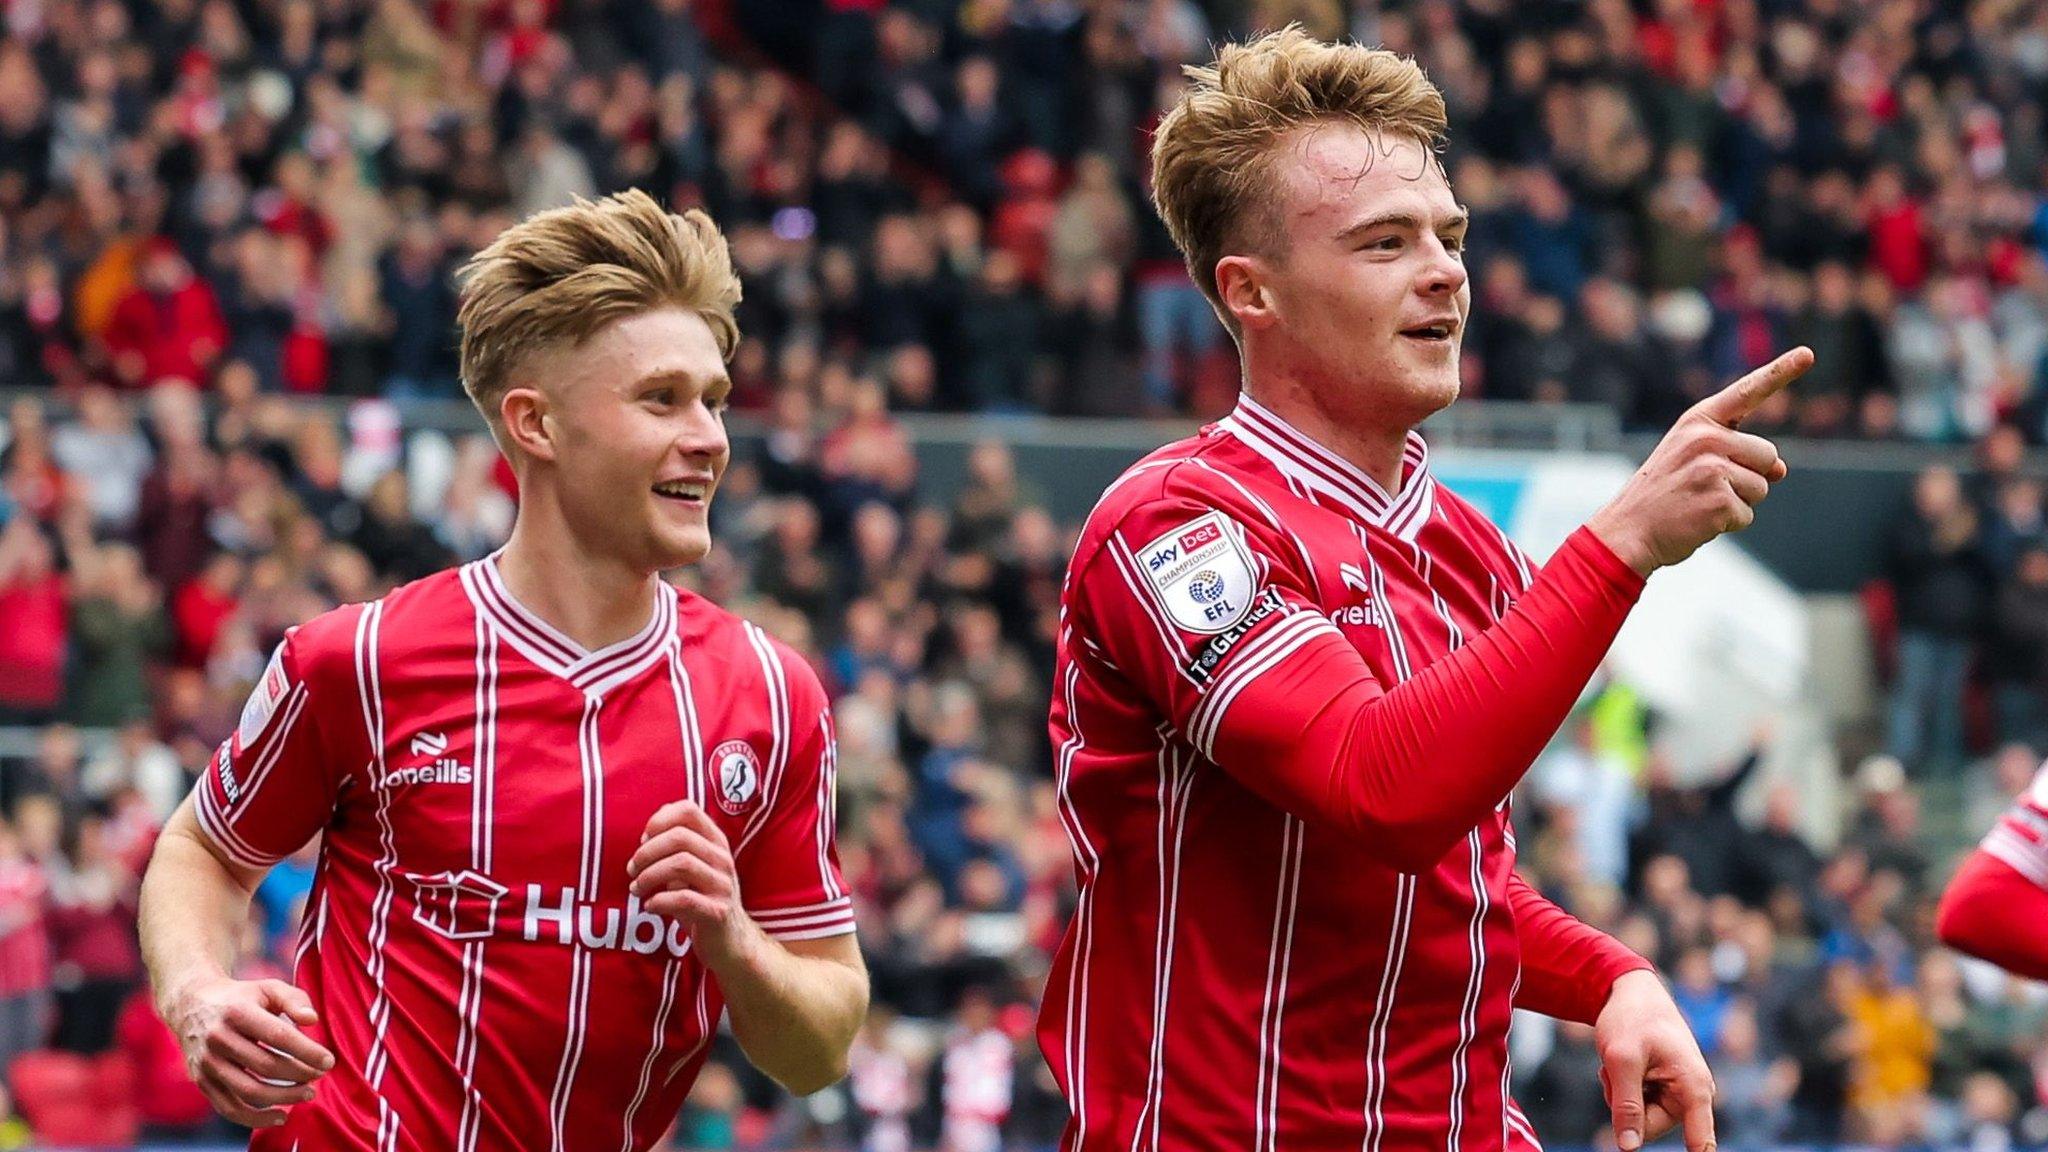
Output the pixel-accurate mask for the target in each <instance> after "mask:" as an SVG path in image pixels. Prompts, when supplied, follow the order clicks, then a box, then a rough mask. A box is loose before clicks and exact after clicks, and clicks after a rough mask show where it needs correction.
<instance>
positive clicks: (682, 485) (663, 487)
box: [654, 480, 711, 508]
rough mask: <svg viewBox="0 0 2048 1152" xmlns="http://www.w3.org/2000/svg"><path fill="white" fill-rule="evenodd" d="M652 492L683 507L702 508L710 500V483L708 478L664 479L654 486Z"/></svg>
mask: <svg viewBox="0 0 2048 1152" xmlns="http://www.w3.org/2000/svg"><path fill="white" fill-rule="evenodd" d="M654 494H655V495H656V496H659V497H661V498H662V499H663V500H673V501H675V502H676V503H678V504H681V505H683V506H685V507H691V508H702V507H704V506H705V505H707V504H709V503H710V502H711V483H710V481H708V480H664V481H662V482H661V483H659V484H656V485H655V486H654Z"/></svg>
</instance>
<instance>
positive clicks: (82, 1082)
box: [8, 1052, 140, 1148]
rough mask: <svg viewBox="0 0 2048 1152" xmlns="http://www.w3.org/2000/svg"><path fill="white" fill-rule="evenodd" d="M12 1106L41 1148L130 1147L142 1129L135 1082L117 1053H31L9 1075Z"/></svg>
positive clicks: (17, 1062)
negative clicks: (86, 1054) (32, 1131)
mask: <svg viewBox="0 0 2048 1152" xmlns="http://www.w3.org/2000/svg"><path fill="white" fill-rule="evenodd" d="M8 1079H10V1080H11V1081H13V1087H14V1102H15V1107H16V1108H17V1109H18V1110H19V1111H20V1112H21V1116H22V1119H24V1120H27V1121H28V1123H29V1127H31V1128H33V1129H34V1130H35V1135H36V1139H37V1141H38V1142H39V1143H40V1144H42V1145H43V1146H45V1147H60V1148H130V1147H133V1146H134V1144H135V1137H136V1134H137V1131H138V1129H139V1127H140V1125H139V1123H138V1119H137V1116H136V1111H135V1105H134V1102H133V1092H134V1077H133V1074H132V1073H131V1072H130V1070H129V1067H128V1058H127V1057H126V1056H125V1055H123V1054H122V1053H119V1052H110V1053H108V1054H107V1055H105V1056H101V1057H97V1058H94V1057H88V1056H80V1055H77V1054H75V1053H71V1052H29V1053H25V1054H23V1055H22V1056H21V1057H20V1058H18V1059H16V1060H15V1062H14V1066H13V1067H12V1068H10V1069H9V1070H8Z"/></svg>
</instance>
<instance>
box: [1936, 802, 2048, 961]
mask: <svg viewBox="0 0 2048 1152" xmlns="http://www.w3.org/2000/svg"><path fill="white" fill-rule="evenodd" d="M1934 930H1935V932H1936V934H1938V935H1939V936H1940V937H1941V942H1942V943H1944V944H1946V945H1948V946H1949V947H1951V948H1954V949H1956V950H1957V951H1960V952H1967V953H1969V954H1970V955H1972V956H1976V957H1979V958H1980V959H1984V960H1989V961H1991V962H1992V963H1993V964H1996V965H1998V966H1999V967H2000V968H2003V969H2005V970H2006V971H2008V972H2011V973H2013V974H2014V975H2016V976H2025V977H2027V978H2029V979H2033V980H2048V763H2044V764H2042V765H2041V767H2040V770H2039V771H2038V772H2036V773H2035V775H2034V785H2033V787H2031V788H2029V789H2028V790H2027V792H2026V794H2025V795H2023V796H2021V797H2019V798H2018V799H2017V800H2014V801H2013V804H2012V807H2010V808H2008V809H2006V811H2005V814H2004V815H2002V816H2000V817H1999V818H1998V823H1997V824H1996V825H1995V826H1993V827H1992V829H1991V831H1990V832H1988V833H1986V834H1985V836H1984V840H1983V843H1981V844H1979V845H1978V846H1977V850H1976V851H1974V852H1972V853H1970V854H1969V855H1968V856H1967V857H1965V858H1964V859H1963V864H1962V867H1960V868H1958V869H1956V874H1955V878H1954V879H1952V880H1950V881H1949V885H1948V890H1947V891H1946V892H1943V893H1942V894H1941V907H1940V909H1939V910H1938V911H1937V912H1936V914H1935V921H1934Z"/></svg>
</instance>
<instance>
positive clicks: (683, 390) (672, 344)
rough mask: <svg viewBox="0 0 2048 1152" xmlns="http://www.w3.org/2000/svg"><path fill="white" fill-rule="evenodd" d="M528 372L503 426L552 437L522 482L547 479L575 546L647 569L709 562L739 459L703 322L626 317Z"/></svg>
mask: <svg viewBox="0 0 2048 1152" xmlns="http://www.w3.org/2000/svg"><path fill="white" fill-rule="evenodd" d="M522 375H523V376H524V377H525V379H524V381H522V383H524V384H525V385H526V386H524V387H515V388H513V389H511V390H509V391H508V392H507V393H506V399H505V407H504V410H503V411H504V417H505V421H506V423H507V425H508V426H509V427H512V428H514V429H515V430H524V429H534V430H537V431H541V432H544V433H545V437H544V439H542V440H541V441H539V442H538V443H537V444H535V445H533V446H531V447H529V451H530V452H531V454H532V455H534V456H535V457H536V459H537V461H538V462H539V463H540V464H541V465H542V466H541V467H532V468H528V469H526V470H525V471H526V475H523V476H522V477H521V484H522V485H530V484H544V485H548V486H549V488H550V492H551V495H552V498H553V502H554V503H555V504H556V505H557V506H558V507H559V508H560V509H561V513H562V519H563V521H564V522H565V524H566V525H567V528H568V530H569V532H570V533H571V534H572V535H573V536H574V537H575V538H576V540H577V543H578V544H579V545H581V546H582V547H583V548H585V549H586V550H588V551H590V552H592V553H595V554H598V555H603V556H608V557H611V558H613V559H616V560H618V561H620V562H621V563H623V564H625V565H627V566H629V567H631V568H633V569H636V570H640V571H647V572H655V571H661V570H663V569H668V568H675V567H679V566H681V565H684V564H692V563H695V562H696V561H698V560H701V559H703V558H704V555H705V553H706V552H708V551H709V550H710V548H711V528H710V519H709V514H710V507H711V496H712V493H713V491H714V490H715V489H716V488H717V487H718V481H719V479H720V478H721V477H722V476H723V475H724V474H725V466H726V463H727V461H728V460H729V459H730V457H731V448H730V445H729V444H728V443H727V440H726V435H725V415H724V413H725V403H726V397H727V395H728V393H729V392H730V391H731V388H732V382H731V380H730V379H728V378H727V376H726V371H725V361H724V358H723V357H721V356H720V355H719V351H718V342H717V340H716V339H715V338H714V337H713V335H712V332H711V328H710V327H709V326H708V325H707V324H705V322H704V320H703V318H702V317H700V316H698V315H697V314H696V313H695V312H691V311H688V310H685V309H682V308H660V309H656V310H653V311H649V312H642V313H638V314H636V315H632V316H628V317H626V318H624V319H622V320H618V321H615V322H614V323H612V324H610V325H608V326H606V327H605V328H603V329H600V330H599V331H598V332H597V334H596V335H594V336H592V337H591V338H590V339H589V340H587V341H585V342H584V343H583V345H582V346H581V347H577V348H567V349H557V350H553V351H550V352H547V353H543V354H541V355H538V356H535V357H534V358H533V361H532V366H531V367H530V368H529V370H528V371H527V372H525V373H523V374H522ZM520 438H521V439H522V440H524V437H523V436H522V437H520ZM536 449H537V450H536Z"/></svg>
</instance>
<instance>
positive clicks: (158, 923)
mask: <svg viewBox="0 0 2048 1152" xmlns="http://www.w3.org/2000/svg"><path fill="white" fill-rule="evenodd" d="M304 672H305V669H303V668H302V667H301V666H300V656H299V654H298V645H297V642H296V640H295V638H294V637H293V636H289V635H288V636H287V637H286V639H285V641H284V643H283V644H281V645H280V646H279V647H278V650H277V653H276V654H275V655H274V656H272V657H271V662H270V666H269V667H268V668H266V669H265V670H264V674H263V678H262V680H261V681H260V682H259V683H258V684H257V687H256V690H255V692H254V693H253V694H252V695H251V697H250V700H249V704H248V706H247V707H245V708H244V709H243V712H242V719H241V723H240V724H239V725H238V726H237V728H236V730H235V733H234V735H233V736H231V737H230V738H229V739H228V740H227V742H226V743H224V744H222V745H221V746H220V748H219V749H217V750H215V752H214V755H213V759H212V760H211V761H210V762H209V763H208V764H207V767H206V772H205V774H204V775H202V776H201V777H200V779H199V782H198V784H197V785H195V786H194V787H193V789H192V793H191V795H189V796H187V797H186V798H185V802H184V803H183V804H180V805H179V806H178V810H177V811H176V812H175V813H173V814H172V816H171V819H170V822H169V823H168V824H167V825H166V826H165V828H164V831H163V833H162V835H161V836H159V837H158V839H157V843H156V849H155V852H154V854H153V855H152V857H151V858H150V863H149V868H148V871H147V872H146V873H145V874H144V875H143V880H142V904H141V909H140V912H139V916H138V921H139V923H138V931H139V935H140V939H141V944H142V956H143V962H144V964H145V965H146V966H147V968H148V970H149V979H150V987H151V991H152V994H153V997H154V1001H155V1005H156V1010H157V1015H158V1016H160V1017H162V1018H163V1021H164V1023H165V1024H167V1025H169V1026H170V1029H171V1031H172V1033H173V1034H174V1035H176V1036H177V1038H178V1044H179V1046H180V1047H181V1048H182V1049H183V1050H184V1054H185V1068H186V1071H187V1072H188V1073H189V1074H190V1075H191V1077H192V1079H193V1081H194V1082H195V1083H197V1084H198V1085H199V1088H200V1090H201V1091H202V1092H204V1093H205V1094H206V1098H207V1101H208V1102H209V1103H211V1104H212V1105H213V1107H214V1108H215V1110H217V1111H218V1112H220V1114H221V1115H223V1116H225V1117H227V1118H228V1119H230V1120H233V1121H235V1122H236V1123H238V1124H244V1125H247V1126H249V1127H252V1128H268V1127H273V1126H275V1125H278V1124H282V1123H284V1121H285V1113H286V1110H287V1109H288V1108H290V1106H292V1105H294V1104H299V1103H303V1102H305V1101H307V1100H310V1099H312V1098H313V1087H312V1082H313V1081H314V1080H315V1079H316V1078H318V1077H319V1076H320V1074H321V1073H323V1072H325V1071H327V1070H328V1069H330V1068H332V1067H333V1066H334V1056H333V1054H332V1053H331V1052H329V1051H328V1050H327V1049H325V1048H323V1047H321V1046H320V1044H318V1043H316V1042H315V1041H314V1040H313V1039H312V1038H310V1037H308V1036H307V1035H305V1034H304V1033H303V1032H301V1031H300V1029H301V1028H303V1027H308V1026H312V1025H315V1024H317V1023H318V1022H319V1020H318V1017H317V1015H316V1014H315V1012H314V1009H313V1004H312V1001H311V1000H310V999H308V998H307V996H306V994H305V993H304V992H302V991H300V990H299V989H297V988H294V987H293V986H292V985H290V984H288V983H286V982H284V981H282V980H236V979H234V977H233V970H234V964H235V959H236V952H237V947H238V941H239V940H240V938H241V933H242V929H243V927H244V926H245V925H246V924H247V923H248V920H249V903H250V898H251V896H252V895H253V893H254V892H255V890H256V886H257V885H258V884H259V883H261V882H262V880H263V877H264V875H265V874H266V873H268V872H269V871H270V868H271V866H272V865H274V864H275V863H276V862H277V861H278V860H280V859H282V858H283V857H284V856H285V855H287V854H288V853H290V852H292V851H294V850H295V849H297V848H298V847H299V846H300V845H302V844H304V843H305V842H306V841H307V840H309V839H311V838H312V836H313V835H314V834H315V833H316V832H317V831H319V829H320V828H321V827H322V826H323V825H324V824H325V823H326V822H327V820H328V818H329V817H330V816H331V814H332V812H333V809H334V801H335V796H336V794H337V790H338V787H339V784H338V777H337V775H336V774H335V773H334V771H333V770H332V765H333V764H334V762H335V760H336V758H337V755H338V753H337V752H336V749H335V748H334V747H333V746H331V744H330V742H329V741H328V740H327V739H326V738H325V737H324V736H323V735H322V734H320V733H318V732H317V731H316V727H317V725H316V723H315V721H314V720H313V717H312V715H311V713H310V711H309V709H308V707H307V704H308V700H309V697H310V694H311V687H310V685H309V684H308V683H307V682H306V678H305V676H304ZM265 1080H271V1081H277V1083H270V1084H266V1083H263V1081H265Z"/></svg>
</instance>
